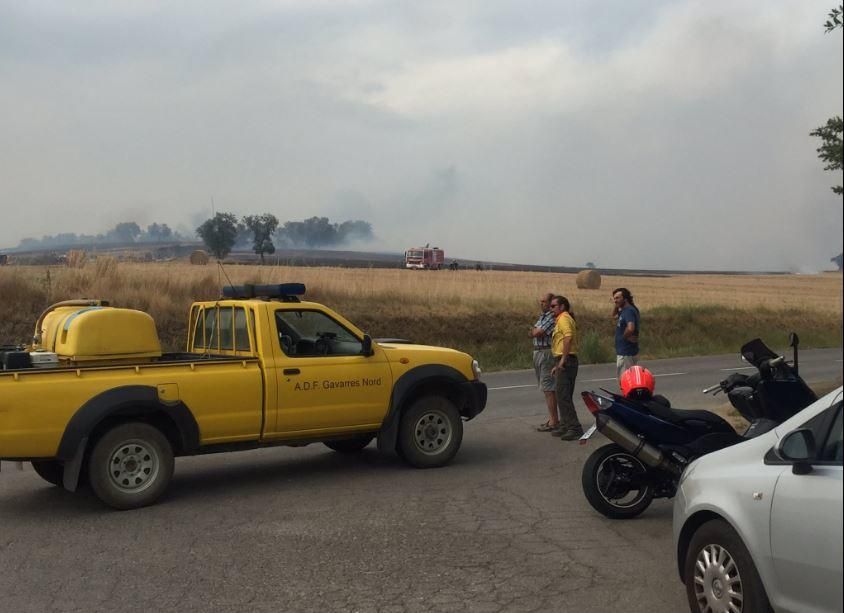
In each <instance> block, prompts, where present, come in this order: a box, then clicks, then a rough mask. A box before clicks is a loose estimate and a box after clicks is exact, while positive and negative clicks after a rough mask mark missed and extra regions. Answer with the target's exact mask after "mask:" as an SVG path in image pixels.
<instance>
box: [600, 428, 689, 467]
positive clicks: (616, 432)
mask: <svg viewBox="0 0 844 613" xmlns="http://www.w3.org/2000/svg"><path fill="white" fill-rule="evenodd" d="M595 421H596V423H597V425H598V432H600V433H601V434H603V435H604V436H606V437H607V438H608V439H610V440H611V441H612V442H614V443H616V444H617V445H618V446H620V447H621V448H622V449H624V450H625V451H627V452H629V453H630V455H632V456H633V457H635V458H638V459H639V460H642V462H644V463H645V464H647V465H648V466H650V467H652V468H658V469H659V470H664V471H665V472H668V473H670V474H672V475H674V476H675V477H679V476H680V474H681V473H682V472H683V469H682V467H681V466H679V465H678V464H677V463H676V462H674V461H673V460H671V459H670V458H669V457H667V456H666V455H665V454H664V453H662V451H660V450H659V449H657V448H656V447H654V446H653V445H651V444H650V443H647V442H645V439H643V438H641V437H639V436H636V435H635V434H633V433H632V432H631V431H630V430H628V429H627V428H625V427H624V426H623V425H621V424H620V423H619V422H618V421H616V420H615V419H613V418H611V417H609V416H607V415H605V414H604V413H598V414H597V415H596V416H595Z"/></svg>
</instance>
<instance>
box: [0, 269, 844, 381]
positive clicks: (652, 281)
mask: <svg viewBox="0 0 844 613" xmlns="http://www.w3.org/2000/svg"><path fill="white" fill-rule="evenodd" d="M229 280H230V281H231V282H232V283H234V284H239V283H247V282H248V283H279V282H292V281H296V282H303V283H305V284H306V286H307V288H308V294H307V298H309V299H311V300H314V301H318V302H322V303H325V304H327V305H328V306H330V307H332V308H334V309H335V310H337V311H339V312H341V313H343V314H344V315H345V316H347V317H348V318H349V319H350V320H352V321H354V322H355V323H357V324H358V325H359V326H360V327H361V328H363V329H364V330H366V331H368V332H370V333H371V334H372V335H373V336H375V337H402V338H409V339H412V340H414V341H416V342H423V343H434V344H441V345H446V346H450V347H455V348H457V349H461V350H464V351H468V352H469V353H472V354H473V355H475V356H477V357H478V358H479V359H480V360H481V363H482V365H483V366H484V367H485V368H486V369H500V368H520V367H525V368H527V367H529V366H530V343H529V340H528V338H527V328H528V326H529V325H530V324H531V323H532V322H533V321H534V320H535V318H536V315H537V298H538V297H539V296H540V295H541V294H542V293H544V292H549V291H550V292H554V293H559V294H562V295H565V296H566V297H568V298H569V300H570V301H571V303H572V307H573V310H574V311H575V314H576V316H577V321H578V326H579V329H580V334H581V361H583V362H585V363H589V362H601V361H610V360H612V359H614V350H613V343H612V335H613V324H614V322H613V320H612V319H611V317H610V313H611V310H612V303H611V299H610V293H611V291H612V289H614V288H615V287H620V286H624V287H627V288H629V289H630V290H631V292H632V293H633V295H634V297H635V301H636V304H637V306H639V308H640V309H641V312H642V336H641V346H642V354H643V357H646V358H647V357H651V358H657V357H673V356H683V355H704V354H713V353H729V352H734V351H737V350H738V348H739V346H740V345H741V344H742V343H743V342H744V341H746V340H748V339H750V338H753V337H755V336H761V337H762V338H764V339H765V340H766V342H768V343H769V344H770V345H771V346H772V347H775V348H780V349H782V348H784V347H785V346H786V344H787V340H786V339H787V336H788V332H790V331H791V330H795V331H797V332H798V333H799V334H800V337H801V341H802V346H804V347H832V346H839V345H840V344H841V334H842V285H841V280H842V278H841V275H840V274H838V273H824V274H819V275H675V276H670V277H641V276H637V277H629V276H627V277H613V276H604V277H603V283H602V287H601V289H600V290H582V289H578V288H577V287H576V285H575V276H574V275H567V274H558V273H538V272H501V271H474V270H461V271H456V272H455V271H438V272H432V271H407V270H399V269H377V268H372V269H360V268H328V267H313V268H308V267H285V266H278V267H276V266H266V267H258V266H226V268H225V271H223V270H221V269H220V268H218V267H215V266H214V265H208V266H191V265H190V264H186V263H151V264H131V263H122V262H121V263H118V262H117V261H116V260H114V259H111V258H102V257H101V258H100V259H98V260H96V261H93V262H88V263H87V264H86V265H85V266H84V267H82V268H66V267H35V266H32V267H30V266H15V267H11V266H10V267H4V268H2V269H0V339H1V340H2V342H9V341H18V342H25V341H27V340H28V339H29V338H30V337H31V335H32V328H33V325H34V322H35V320H36V318H37V317H38V314H39V313H40V312H41V310H42V309H44V308H45V307H46V306H48V305H49V304H51V303H53V302H57V301H60V300H67V299H71V298H105V299H109V300H111V301H112V304H113V305H115V306H124V307H130V308H137V309H141V310H145V311H147V312H149V313H150V314H151V315H152V316H153V317H154V318H155V320H156V322H157V325H158V331H159V335H160V336H161V340H162V343H163V345H164V346H165V348H167V349H168V350H173V349H179V348H182V347H183V345H184V333H185V317H186V313H187V309H188V306H189V305H190V303H191V302H192V301H193V300H207V299H213V298H215V297H217V296H219V295H220V287H221V286H222V285H224V284H227V283H228V282H229Z"/></svg>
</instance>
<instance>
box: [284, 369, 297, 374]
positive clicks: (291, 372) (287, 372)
mask: <svg viewBox="0 0 844 613" xmlns="http://www.w3.org/2000/svg"><path fill="white" fill-rule="evenodd" d="M284 374H285V375H298V374H299V369H298V368H285V369H284Z"/></svg>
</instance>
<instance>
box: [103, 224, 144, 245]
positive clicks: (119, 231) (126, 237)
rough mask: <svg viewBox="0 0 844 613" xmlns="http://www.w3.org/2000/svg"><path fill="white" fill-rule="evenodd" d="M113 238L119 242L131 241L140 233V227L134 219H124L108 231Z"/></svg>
mask: <svg viewBox="0 0 844 613" xmlns="http://www.w3.org/2000/svg"><path fill="white" fill-rule="evenodd" d="M109 234H110V235H111V236H112V237H113V239H114V240H115V241H117V242H120V243H132V242H134V241H135V239H136V238H138V236H140V234H141V227H140V226H139V225H138V224H136V223H135V222H134V221H124V222H121V223H119V224H117V225H116V226H114V229H113V230H111V231H110V232H109Z"/></svg>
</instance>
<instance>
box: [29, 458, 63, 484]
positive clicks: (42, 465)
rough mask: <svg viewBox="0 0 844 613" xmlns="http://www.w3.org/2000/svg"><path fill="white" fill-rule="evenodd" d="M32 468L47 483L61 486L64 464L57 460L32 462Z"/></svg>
mask: <svg viewBox="0 0 844 613" xmlns="http://www.w3.org/2000/svg"><path fill="white" fill-rule="evenodd" d="M32 468H34V469H35V472H36V473H37V474H38V476H39V477H41V478H42V479H44V481H46V482H47V483H52V484H53V485H61V484H62V481H63V480H64V464H62V463H61V462H59V461H58V460H32Z"/></svg>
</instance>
